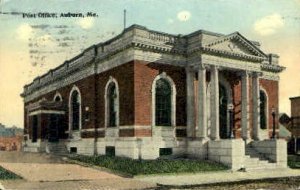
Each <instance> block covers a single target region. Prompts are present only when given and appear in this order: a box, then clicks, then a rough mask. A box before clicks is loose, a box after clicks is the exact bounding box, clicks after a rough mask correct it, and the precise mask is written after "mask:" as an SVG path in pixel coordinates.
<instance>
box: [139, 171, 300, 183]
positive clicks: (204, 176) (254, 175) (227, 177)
mask: <svg viewBox="0 0 300 190" xmlns="http://www.w3.org/2000/svg"><path fill="white" fill-rule="evenodd" d="M293 176H300V170H292V169H280V170H279V169H278V170H256V171H249V172H231V171H222V172H207V173H196V174H193V173H192V174H179V175H153V176H138V177H135V179H138V180H140V181H143V182H150V183H155V184H159V185H165V186H174V187H176V186H196V185H204V184H214V183H223V182H234V181H244V180H258V179H266V178H269V179H270V178H281V177H282V178H283V177H293Z"/></svg>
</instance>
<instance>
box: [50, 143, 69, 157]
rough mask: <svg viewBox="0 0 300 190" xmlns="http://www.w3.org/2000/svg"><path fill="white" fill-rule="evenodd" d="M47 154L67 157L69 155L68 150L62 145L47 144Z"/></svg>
mask: <svg viewBox="0 0 300 190" xmlns="http://www.w3.org/2000/svg"><path fill="white" fill-rule="evenodd" d="M47 148H48V151H47V152H48V153H50V154H55V155H67V154H69V152H68V149H67V147H66V145H65V144H63V143H50V142H49V143H48V144H47Z"/></svg>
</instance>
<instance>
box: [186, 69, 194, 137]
mask: <svg viewBox="0 0 300 190" xmlns="http://www.w3.org/2000/svg"><path fill="white" fill-rule="evenodd" d="M194 75H195V73H194V71H193V70H192V69H191V68H186V94H187V97H186V98H187V100H186V102H187V104H186V112H187V136H188V137H193V136H194V133H195V96H194V95H195V90H194Z"/></svg>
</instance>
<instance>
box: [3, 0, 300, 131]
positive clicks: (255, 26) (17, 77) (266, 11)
mask: <svg viewBox="0 0 300 190" xmlns="http://www.w3.org/2000/svg"><path fill="white" fill-rule="evenodd" d="M0 8H1V11H2V12H25V13H39V12H54V13H58V14H60V13H67V12H81V13H84V14H85V13H87V12H95V13H97V14H98V15H99V16H98V17H95V18H22V15H7V14H5V15H4V14H1V15H0V35H1V38H0V76H2V77H3V78H4V79H5V80H1V81H0V89H2V90H3V91H4V93H1V95H0V122H2V123H4V124H7V125H13V124H14V125H17V126H19V127H22V126H23V102H22V99H21V98H20V96H19V94H20V93H21V92H22V87H23V85H24V84H26V83H29V82H30V81H32V79H33V78H35V77H36V76H38V75H42V74H43V73H45V72H46V71H48V70H49V69H51V68H53V67H55V66H57V65H59V64H61V63H63V61H64V60H65V59H69V58H71V57H73V56H74V55H76V54H78V53H79V52H80V51H81V50H82V49H84V48H86V47H88V46H90V45H92V44H95V43H99V42H101V41H104V40H106V39H109V38H111V37H113V36H115V35H117V34H118V33H120V32H121V31H122V29H123V10H124V9H126V10H127V26H129V25H131V24H140V25H144V26H146V27H147V28H149V29H153V30H158V31H162V32H167V33H172V34H188V33H191V32H194V31H195V30H199V29H204V30H209V31H213V32H217V33H223V34H229V33H232V32H235V31H239V32H240V33H241V34H242V35H244V36H245V37H247V38H249V39H250V40H255V41H259V42H261V44H262V50H263V51H265V52H266V53H270V52H273V53H277V54H279V55H280V63H281V65H283V66H286V67H287V70H286V71H285V72H284V73H283V74H282V75H281V82H280V111H284V112H288V113H289V109H290V108H289V100H288V98H289V97H290V96H298V95H300V83H299V82H296V83H291V76H293V79H294V80H298V81H300V76H299V70H300V66H299V60H300V0H251V1H249V0H215V1H211V0H197V1H196V0H185V1H183V0H160V1H159V0H124V1H117V0H106V1H105V0H89V1H82V0H47V1H46V0H39V1H36V0H0ZM43 25H44V27H45V28H43ZM45 25H47V26H45ZM58 26H64V27H65V28H64V29H62V28H59V27H58ZM36 50H38V51H37V52H35V51H36ZM298 83H299V84H298Z"/></svg>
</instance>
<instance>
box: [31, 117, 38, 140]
mask: <svg viewBox="0 0 300 190" xmlns="http://www.w3.org/2000/svg"><path fill="white" fill-rule="evenodd" d="M37 137H38V116H37V115H34V116H32V142H37Z"/></svg>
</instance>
